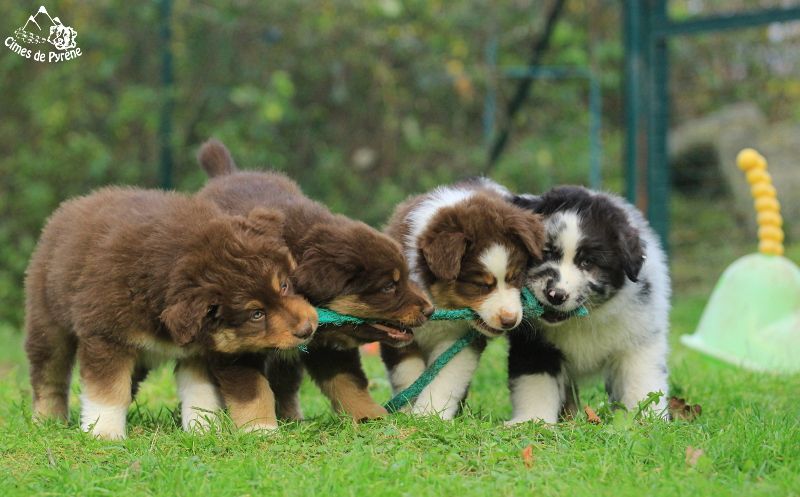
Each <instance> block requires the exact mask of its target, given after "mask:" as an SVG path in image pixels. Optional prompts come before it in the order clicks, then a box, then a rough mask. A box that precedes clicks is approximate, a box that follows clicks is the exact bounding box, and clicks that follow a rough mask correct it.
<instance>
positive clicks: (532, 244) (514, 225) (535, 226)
mask: <svg viewBox="0 0 800 497" xmlns="http://www.w3.org/2000/svg"><path fill="white" fill-rule="evenodd" d="M507 223H508V228H509V230H510V231H511V233H512V234H513V235H514V236H516V237H517V238H518V239H519V241H521V242H522V244H523V245H524V246H525V250H527V251H528V253H529V254H530V255H531V256H532V257H534V258H536V259H541V258H542V247H544V224H543V223H542V216H541V215H539V214H534V213H533V212H529V211H522V212H520V213H518V214H515V215H511V216H508V218H507Z"/></svg>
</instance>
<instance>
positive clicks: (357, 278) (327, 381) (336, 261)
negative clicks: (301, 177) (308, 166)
mask: <svg viewBox="0 0 800 497" xmlns="http://www.w3.org/2000/svg"><path fill="white" fill-rule="evenodd" d="M198 159H199V161H200V163H201V165H202V166H203V168H204V169H205V170H206V172H207V173H208V174H209V176H211V177H212V179H211V180H210V181H209V183H208V185H206V187H205V188H204V189H203V190H202V191H201V192H200V193H199V196H200V197H202V198H207V199H212V200H214V201H215V202H217V203H218V204H219V205H220V206H221V207H222V208H223V210H225V211H227V212H231V213H236V214H246V213H248V212H250V211H251V209H253V208H257V207H269V208H275V209H278V210H280V211H281V212H283V213H284V215H285V216H286V222H285V224H284V230H283V235H284V238H285V239H286V244H287V245H288V246H289V249H290V250H291V251H292V254H293V255H294V257H295V258H296V259H297V264H298V266H297V269H296V270H295V272H294V273H293V276H292V278H293V280H294V281H295V283H296V288H297V291H298V293H300V294H301V295H303V296H305V297H306V298H308V300H309V301H310V302H311V303H313V304H314V305H324V306H325V307H328V308H330V309H333V310H335V311H338V312H341V313H345V314H351V315H355V316H359V317H363V318H372V319H379V320H381V323H378V324H374V325H372V326H362V327H331V328H330V329H328V330H325V329H324V327H323V329H321V330H320V332H319V333H317V335H316V336H315V338H314V340H313V341H312V342H311V345H310V347H309V353H308V354H301V360H302V362H303V363H305V366H306V369H307V370H308V371H309V373H310V375H311V376H312V378H313V379H314V380H315V381H316V383H317V384H318V385H319V386H320V388H321V390H322V392H323V393H324V394H325V395H326V396H328V397H329V398H330V399H331V402H332V404H333V407H334V409H336V410H337V411H344V412H346V413H347V414H349V415H351V416H352V417H353V418H355V419H365V418H375V417H379V416H382V415H384V414H386V410H385V409H383V407H381V406H380V405H379V404H377V403H375V401H374V400H372V397H371V396H370V395H369V392H368V391H367V378H366V375H365V374H364V372H363V370H362V369H361V362H360V358H359V353H358V349H357V347H358V346H359V345H361V344H363V343H367V342H374V341H380V342H382V343H383V344H386V345H389V346H392V347H398V346H403V345H407V344H408V343H409V342H411V340H412V339H413V334H412V332H411V330H410V328H411V327H415V326H419V325H421V324H422V323H424V322H425V320H426V319H427V317H428V316H430V314H431V313H432V312H433V307H432V306H431V303H430V301H429V300H428V299H427V297H426V296H425V295H424V294H423V293H422V291H420V289H419V287H417V286H416V285H415V284H414V283H412V282H410V281H409V274H408V265H407V264H406V262H405V259H404V257H403V254H402V253H401V251H400V246H399V244H398V243H396V242H395V241H393V240H392V239H390V238H389V237H388V236H386V235H384V234H382V233H380V232H379V231H377V230H375V229H373V228H371V227H369V226H367V225H366V224H364V223H361V222H358V221H354V220H352V219H349V218H347V217H344V216H341V215H334V214H332V213H331V212H330V211H329V210H328V209H327V208H325V207H324V206H322V205H321V204H319V203H317V202H314V201H312V200H311V199H309V198H308V197H306V196H304V195H303V193H302V192H301V191H300V188H299V187H298V186H297V184H296V183H294V182H293V181H292V180H290V179H289V178H287V177H286V176H284V175H282V174H279V173H270V172H238V171H237V170H236V166H235V164H234V162H233V159H232V158H231V156H230V153H229V152H228V150H227V149H226V148H225V146H224V145H223V144H222V143H220V142H218V141H216V140H210V141H208V142H207V143H206V144H204V145H203V147H202V148H201V150H200V153H199V154H198ZM301 368H302V365H301V362H300V360H298V359H297V358H284V360H271V361H269V362H268V365H267V369H268V377H269V380H270V385H271V386H272V388H273V390H274V391H275V396H276V399H277V401H278V414H279V416H281V417H284V418H287V419H300V418H302V413H301V411H300V406H299V402H298V399H297V391H298V389H299V386H300V379H301V377H302V369H301Z"/></svg>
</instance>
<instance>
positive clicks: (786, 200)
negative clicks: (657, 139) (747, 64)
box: [669, 103, 800, 241]
mask: <svg viewBox="0 0 800 497" xmlns="http://www.w3.org/2000/svg"><path fill="white" fill-rule="evenodd" d="M746 147H752V148H755V149H756V150H758V151H759V152H761V154H763V155H764V157H766V158H767V162H768V164H769V169H768V170H769V172H770V174H771V175H772V178H773V184H774V185H775V188H776V189H777V190H778V199H779V200H780V202H781V213H782V214H783V217H784V223H785V224H784V229H785V231H786V234H787V238H788V239H790V241H791V240H800V195H798V194H799V193H800V125H798V124H796V123H768V122H767V120H766V118H765V117H764V114H763V113H762V112H761V111H760V110H759V109H758V107H757V106H755V105H754V104H752V103H739V104H733V105H730V106H726V107H724V108H722V109H720V110H719V111H717V112H714V113H712V114H708V115H707V116H703V117H701V118H698V119H693V120H690V121H687V122H686V123H684V124H682V125H681V126H679V127H678V128H676V129H675V130H673V131H672V132H671V134H670V147H669V151H670V163H671V164H675V165H676V166H677V165H679V164H681V160H680V159H681V157H686V156H687V154H688V155H691V154H693V153H695V152H696V151H697V150H705V151H709V150H710V151H713V152H714V153H713V154H711V153H707V152H704V153H705V155H704V156H705V157H708V158H709V159H708V160H709V161H713V162H716V164H707V165H706V166H707V167H708V168H709V170H712V171H714V170H715V171H716V173H717V178H718V179H719V181H720V182H722V183H724V185H725V187H726V189H727V191H730V192H731V193H732V195H733V197H734V199H735V206H736V210H737V212H738V213H739V214H740V215H741V217H742V218H743V219H747V222H748V225H749V227H750V229H751V230H752V231H753V237H754V239H755V230H756V223H755V211H754V210H753V200H752V197H751V196H750V185H748V183H747V181H746V179H745V176H744V173H742V171H740V170H739V168H738V167H737V166H736V155H737V154H738V153H739V151H740V150H741V149H743V148H746ZM695 156H697V154H696V153H695Z"/></svg>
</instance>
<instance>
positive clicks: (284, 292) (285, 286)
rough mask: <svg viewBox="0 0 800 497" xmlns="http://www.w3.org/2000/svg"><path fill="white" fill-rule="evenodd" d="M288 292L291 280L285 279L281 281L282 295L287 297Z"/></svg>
mask: <svg viewBox="0 0 800 497" xmlns="http://www.w3.org/2000/svg"><path fill="white" fill-rule="evenodd" d="M288 294H289V282H288V281H285V280H284V281H283V282H282V283H281V297H285V296H286V295H288Z"/></svg>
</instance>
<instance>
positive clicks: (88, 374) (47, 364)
mask: <svg viewBox="0 0 800 497" xmlns="http://www.w3.org/2000/svg"><path fill="white" fill-rule="evenodd" d="M282 225H283V216H282V215H281V214H280V213H279V212H276V211H270V210H266V209H260V210H254V211H253V212H252V213H250V215H249V216H248V217H247V218H245V217H241V216H230V215H226V214H223V213H222V212H221V211H220V210H219V208H218V207H216V206H215V205H214V204H213V203H211V202H208V201H206V200H200V199H196V198H192V197H187V196H184V195H180V194H177V193H166V192H159V191H152V190H140V189H134V188H106V189H102V190H99V191H97V192H95V193H93V194H90V195H88V196H85V197H80V198H77V199H73V200H69V201H67V202H64V203H63V204H62V205H61V206H60V207H59V208H58V210H56V212H55V213H54V214H53V215H52V216H51V217H50V219H49V220H48V222H47V224H46V226H45V228H44V230H43V232H42V236H41V238H40V240H39V243H38V245H37V247H36V250H35V251H34V253H33V256H32V257H31V261H30V265H29V266H28V271H27V277H26V280H25V294H26V323H25V327H26V332H27V339H26V342H25V349H26V351H27V354H28V359H29V361H30V367H31V384H32V386H33V410H34V414H35V416H36V417H37V418H40V417H57V418H62V419H66V418H67V415H68V395H69V385H70V374H71V370H72V365H73V363H74V360H75V356H76V354H77V357H78V362H79V365H80V377H81V383H82V395H81V427H82V428H83V429H84V430H86V431H91V433H93V434H94V435H96V436H99V437H102V438H111V439H116V438H124V437H125V416H126V413H127V410H128V405H129V404H130V402H131V396H132V387H133V386H134V385H135V384H132V377H133V376H134V375H135V376H137V377H138V376H139V373H141V372H142V371H146V368H149V367H152V366H154V365H156V364H157V363H159V362H161V361H163V360H168V359H177V360H178V367H177V379H178V390H179V395H180V397H181V400H182V403H183V414H184V419H183V423H184V427H187V428H189V427H190V426H191V424H192V421H196V422H200V419H199V416H200V415H202V413H196V412H193V408H199V409H203V410H206V409H208V410H213V409H216V408H217V407H218V402H217V400H216V389H215V387H214V384H213V383H214V381H213V380H212V378H211V377H210V376H209V370H208V367H207V363H208V361H209V360H210V362H211V364H212V368H211V370H212V372H213V375H214V379H216V383H217V385H218V386H219V387H220V389H221V393H222V396H223V398H224V399H225V400H226V401H227V404H228V406H229V407H230V411H231V416H232V418H233V419H234V421H235V422H236V423H237V424H238V425H248V427H259V428H260V427H271V426H276V424H275V412H274V399H273V397H272V393H271V392H270V391H269V386H268V385H267V382H266V380H265V378H264V377H263V376H261V378H260V379H259V377H258V375H252V374H249V372H242V371H241V370H240V369H237V368H236V367H235V366H231V365H230V364H229V363H228V361H226V360H225V357H226V356H227V355H229V354H241V353H244V352H262V351H264V350H268V349H288V348H295V347H297V346H298V345H299V344H302V343H305V342H307V341H308V340H309V339H310V337H311V335H312V333H313V332H314V330H315V329H316V323H317V316H316V312H315V311H314V308H313V307H311V306H310V305H309V304H308V302H307V301H306V300H305V299H303V298H302V297H299V296H296V295H291V287H290V286H289V273H290V271H291V269H292V267H293V266H294V261H293V259H292V257H291V254H290V253H289V251H288V250H287V248H286V245H285V243H284V241H283V239H282V237H281V235H280V233H281V229H282ZM137 379H140V378H137Z"/></svg>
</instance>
